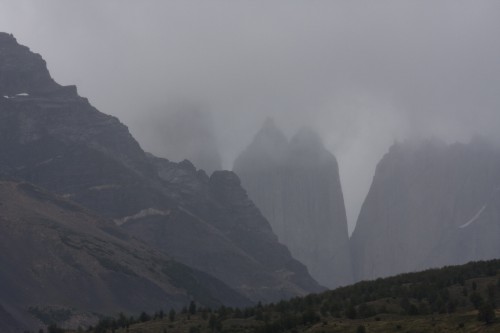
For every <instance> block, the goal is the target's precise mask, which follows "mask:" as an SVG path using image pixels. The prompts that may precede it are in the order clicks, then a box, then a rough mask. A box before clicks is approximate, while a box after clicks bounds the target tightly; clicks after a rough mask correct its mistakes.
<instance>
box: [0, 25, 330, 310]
mask: <svg viewBox="0 0 500 333" xmlns="http://www.w3.org/2000/svg"><path fill="white" fill-rule="evenodd" d="M0 87H1V89H2V90H0V152H1V154H0V174H3V175H7V176H10V177H15V178H16V179H21V180H25V181H28V182H30V183H33V184H35V185H37V186H39V187H42V188H44V189H46V190H48V191H50V192H52V193H55V194H57V195H60V196H62V197H64V198H67V199H70V200H72V201H74V202H77V203H78V204H80V205H82V206H84V207H86V208H87V209H89V210H91V211H93V212H95V213H96V214H98V215H99V216H102V217H104V218H107V219H112V220H113V221H114V222H115V223H116V224H117V225H120V226H121V228H122V230H128V231H129V232H131V233H133V234H134V235H135V236H136V237H138V238H140V239H142V240H144V241H146V242H150V244H149V245H155V246H157V248H159V249H162V250H168V251H169V252H168V253H167V254H168V255H170V256H171V257H172V258H173V259H176V260H178V261H181V262H182V263H187V264H189V265H190V266H191V267H193V268H195V269H200V270H202V271H205V272H206V273H208V274H211V275H212V276H214V277H215V278H218V279H220V280H221V281H223V282H224V283H226V284H227V285H228V286H229V287H231V288H232V289H234V290H236V291H237V292H238V293H240V294H241V295H243V296H244V297H246V298H249V299H251V300H252V301H255V302H257V301H259V300H261V301H275V300H278V299H281V298H283V297H292V296H296V295H302V294H306V293H309V292H314V291H319V290H321V288H320V287H319V285H318V284H317V283H316V282H315V281H314V280H313V279H312V278H311V277H310V276H309V274H308V273H307V270H306V268H305V267H304V266H303V265H301V264H300V263H299V262H298V261H296V260H294V259H293V258H292V257H291V255H290V253H289V251H288V250H287V249H286V247H284V246H283V245H281V244H280V243H279V242H278V240H277V238H276V236H275V235H274V234H273V233H272V231H271V228H270V226H269V224H268V222H267V221H266V220H265V219H264V218H263V217H262V216H261V214H260V213H259V211H258V210H257V209H256V208H255V206H254V205H253V203H252V202H251V201H250V200H248V198H247V197H246V194H245V192H244V190H243V189H242V188H241V186H240V184H239V179H238V178H237V177H236V176H235V175H234V174H233V173H231V172H216V173H214V174H212V176H211V177H208V176H207V175H206V174H205V173H204V172H202V171H197V170H195V169H194V167H193V166H192V164H191V163H190V162H187V161H186V162H181V163H171V162H168V161H166V160H161V159H157V158H155V157H153V156H150V155H148V154H146V153H145V152H144V151H143V150H142V149H141V147H140V146H139V144H138V143H137V142H136V141H135V139H134V138H133V137H132V136H131V135H130V133H129V131H128V129H127V127H126V126H124V125H123V124H121V123H120V121H119V120H118V119H116V118H115V117H112V116H108V115H105V114H103V113H101V112H99V111H98V110H97V109H95V108H94V107H92V105H90V103H89V102H88V100H87V99H85V98H82V97H80V96H78V94H77V91H76V88H75V87H74V86H68V87H63V86H60V85H58V84H57V83H55V82H54V81H53V80H52V78H50V75H49V73H48V71H47V69H46V65H45V62H44V61H43V60H42V58H41V57H40V56H39V55H37V54H34V53H32V52H30V50H29V49H28V48H27V47H24V46H21V45H19V44H18V43H17V42H16V40H15V39H14V38H13V37H12V36H10V35H8V34H4V33H2V34H0ZM163 164H165V165H167V167H166V169H167V170H163V169H164V168H165V167H164V165H163ZM167 171H168V172H167ZM207 185H208V186H207ZM214 249H217V251H214ZM246 263H248V265H246ZM250 263H251V265H250Z"/></svg>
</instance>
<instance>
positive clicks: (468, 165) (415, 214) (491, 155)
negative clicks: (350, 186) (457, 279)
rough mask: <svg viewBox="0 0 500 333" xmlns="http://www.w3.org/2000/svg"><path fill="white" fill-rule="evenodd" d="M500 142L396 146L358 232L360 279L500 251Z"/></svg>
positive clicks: (493, 255)
mask: <svg viewBox="0 0 500 333" xmlns="http://www.w3.org/2000/svg"><path fill="white" fill-rule="evenodd" d="M499 190H500V148H499V147H496V146H494V145H492V144H488V143H486V142H484V141H480V140H476V141H473V142H471V143H470V144H454V145H450V146H448V145H445V144H443V143H439V142H435V141H428V142H425V143H410V142H407V143H403V144H395V145H394V146H393V147H391V149H390V150H389V152H388V153H387V154H386V155H385V156H384V158H383V159H382V161H381V162H380V163H379V165H378V166H377V169H376V173H375V177H374V179H373V183H372V186H371V188H370V191H369V194H368V196H367V198H366V200H365V202H364V204H363V207H362V209H361V213H360V216H359V219H358V223H357V225H356V229H355V230H354V233H353V235H352V239H351V243H352V244H351V245H352V250H353V257H354V260H353V262H354V271H355V275H356V278H357V279H358V280H359V279H370V278H376V277H380V276H388V275H392V274H397V273H401V272H409V271H414V270H418V269H423V268H428V267H439V266H443V265H450V264H460V263H464V262H467V261H470V260H479V259H491V258H498V257H500V243H499V242H498V239H499V236H500V215H499V209H500V196H499V194H500V193H499Z"/></svg>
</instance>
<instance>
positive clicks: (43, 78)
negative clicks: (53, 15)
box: [0, 33, 61, 96]
mask: <svg viewBox="0 0 500 333" xmlns="http://www.w3.org/2000/svg"><path fill="white" fill-rule="evenodd" d="M60 87H61V86H60V85H59V84H57V83H56V82H55V81H54V80H53V79H52V77H51V76H50V73H49V71H48V69H47V64H46V63H45V60H43V58H42V56H41V55H39V54H37V53H34V52H32V51H31V50H30V49H29V48H28V47H26V46H24V45H20V44H18V43H17V40H16V38H15V37H14V36H13V35H11V34H8V33H0V95H2V96H13V95H18V94H21V93H23V94H24V93H28V94H31V93H33V92H40V91H44V92H46V91H52V90H54V89H59V88H60Z"/></svg>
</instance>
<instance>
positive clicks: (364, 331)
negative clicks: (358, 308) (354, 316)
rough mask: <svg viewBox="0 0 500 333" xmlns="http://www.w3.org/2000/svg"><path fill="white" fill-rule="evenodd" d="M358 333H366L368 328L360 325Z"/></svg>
mask: <svg viewBox="0 0 500 333" xmlns="http://www.w3.org/2000/svg"><path fill="white" fill-rule="evenodd" d="M356 333H366V328H365V327H364V326H363V325H359V326H358V329H357V330H356Z"/></svg>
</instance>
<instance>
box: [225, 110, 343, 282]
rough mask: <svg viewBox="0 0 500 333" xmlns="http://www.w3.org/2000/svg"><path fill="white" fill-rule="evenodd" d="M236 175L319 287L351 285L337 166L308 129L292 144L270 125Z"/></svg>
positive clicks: (244, 157) (240, 159)
mask: <svg viewBox="0 0 500 333" xmlns="http://www.w3.org/2000/svg"><path fill="white" fill-rule="evenodd" d="M234 170H235V172H236V173H237V174H238V175H239V176H240V177H241V179H242V183H243V187H244V188H245V189H246V190H247V191H248V194H249V196H250V198H251V199H252V200H253V201H254V202H255V204H256V205H257V206H258V207H259V209H260V210H261V211H262V213H263V214H264V216H265V217H266V218H267V219H268V220H269V221H270V223H271V226H272V228H273V230H274V232H275V233H276V234H277V235H278V238H279V240H280V242H282V243H283V244H285V245H286V246H287V247H288V248H289V249H290V252H291V253H292V255H293V256H294V257H295V258H297V259H298V260H299V261H301V262H302V263H304V264H305V265H306V266H307V268H308V270H309V272H310V273H311V275H312V276H313V277H314V278H315V279H316V280H317V281H318V282H319V283H320V284H322V285H324V286H327V287H332V288H333V287H336V286H339V285H346V284H349V283H350V282H352V272H351V263H350V254H349V244H348V240H349V238H348V233H347V219H346V214H345V207H344V199H343V195H342V189H341V185H340V179H339V170H338V165H337V161H336V159H335V157H334V156H333V155H332V154H331V153H330V152H328V151H327V150H326V149H325V148H324V146H323V144H322V142H321V139H320V137H319V136H318V135H317V134H316V133H314V132H312V131H311V130H305V129H304V130H301V131H299V133H297V134H296V135H295V136H294V137H293V138H292V139H291V141H290V142H288V140H287V139H286V137H285V136H284V135H283V133H281V131H280V130H279V129H278V128H276V126H275V125H274V122H273V121H272V120H267V121H266V123H265V124H264V127H263V128H262V129H261V130H260V132H259V133H258V134H257V135H256V137H255V138H254V141H253V142H252V144H251V145H250V146H249V147H248V148H247V149H246V150H245V151H244V152H243V153H242V154H241V155H240V156H239V157H238V159H237V160H236V162H235V166H234Z"/></svg>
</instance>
